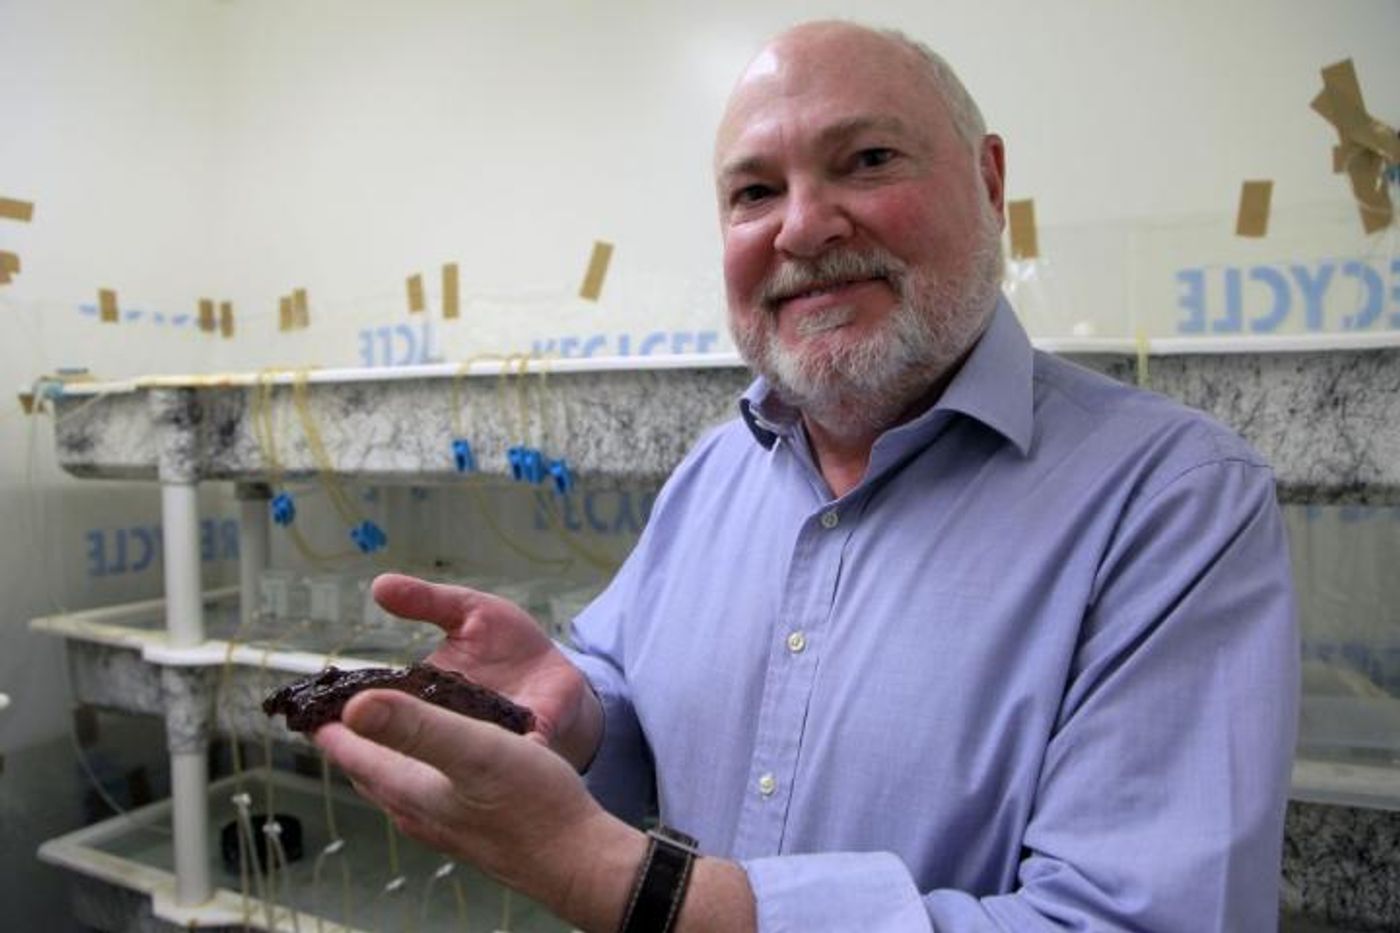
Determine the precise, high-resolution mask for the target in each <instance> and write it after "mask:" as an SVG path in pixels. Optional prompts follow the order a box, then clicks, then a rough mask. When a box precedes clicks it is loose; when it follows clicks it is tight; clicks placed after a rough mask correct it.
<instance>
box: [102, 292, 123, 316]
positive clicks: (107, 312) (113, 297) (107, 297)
mask: <svg viewBox="0 0 1400 933" xmlns="http://www.w3.org/2000/svg"><path fill="white" fill-rule="evenodd" d="M97 305H98V308H99V309H100V310H101V317H102V323H103V324H115V323H117V321H118V320H120V319H121V312H120V311H118V309H117V293H116V291H115V290H114V289H110V288H103V289H99V290H98V292H97Z"/></svg>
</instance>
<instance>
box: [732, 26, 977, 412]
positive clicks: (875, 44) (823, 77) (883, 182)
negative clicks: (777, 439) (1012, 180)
mask: <svg viewBox="0 0 1400 933" xmlns="http://www.w3.org/2000/svg"><path fill="white" fill-rule="evenodd" d="M1001 158H1002V157H1001V145H1000V140H997V139H996V138H995V137H987V138H986V140H983V141H982V142H981V145H980V147H978V148H977V149H976V150H974V148H973V147H972V146H970V145H969V144H968V142H967V141H966V140H964V139H963V138H962V137H961V136H959V134H958V132H957V130H956V129H955V127H954V124H953V121H952V119H951V117H950V116H949V113H948V108H947V106H946V104H945V102H944V99H943V96H942V94H941V93H940V91H939V89H938V87H937V85H936V84H935V82H934V79H933V76H932V73H931V71H930V69H929V67H928V65H927V63H926V62H924V61H923V60H922V59H921V57H920V56H919V55H918V53H917V52H915V51H914V50H913V49H912V48H909V47H908V46H906V45H904V44H903V43H900V42H898V41H897V40H894V39H892V38H890V37H888V36H885V35H882V34H879V33H875V32H872V31H869V30H866V29H863V28H860V27H855V26H848V25H844V24H814V25H811V26H805V27H799V28H798V29H796V30H793V31H791V32H789V33H787V34H785V35H784V36H782V37H780V38H779V39H778V40H776V41H775V42H774V43H773V44H772V45H770V46H769V47H768V48H767V49H765V50H764V52H763V53H761V54H760V55H759V57H758V58H757V59H755V60H754V62H753V64H752V65H751V66H750V67H749V70H748V71H747V72H746V73H745V75H744V77H743V78H742V79H741V80H740V82H739V85H738V87H737V88H736V90H735V92H734V95H733V96H732V97H731V99H730V104H729V108H728V110H727V111H726V114H725V119H724V122H723V124H722V125H721V128H720V132H719V136H718V140H717V143H716V150H715V163H716V178H717V188H718V195H719V205H720V218H721V225H722V228H723V234H724V274H725V284H726V291H727V294H728V301H729V312H730V313H729V318H730V328H731V330H732V332H733V334H734V340H735V343H736V345H737V346H738V347H739V350H740V352H741V353H742V354H743V355H744V357H745V359H746V360H747V361H748V362H749V364H750V365H752V366H753V367H754V368H755V369H756V370H757V371H758V372H759V373H761V374H762V375H764V376H765V377H766V378H767V379H768V380H769V382H770V383H772V384H773V385H774V387H775V388H776V389H777V391H778V392H779V394H780V395H781V396H782V397H784V398H785V399H786V400H787V401H788V402H790V403H791V404H794V405H796V406H797V407H799V408H801V409H802V411H803V413H804V414H805V415H806V416H808V417H809V418H816V419H817V420H818V421H820V422H822V423H823V424H824V425H825V426H827V427H829V428H831V429H833V430H842V429H843V428H848V429H849V430H850V431H857V430H861V429H869V428H875V429H879V428H883V427H886V426H888V425H889V424H891V423H893V422H894V420H896V419H897V418H898V417H899V415H900V414H901V413H902V412H903V411H904V410H905V409H906V408H907V407H908V406H909V405H910V404H911V403H912V402H913V401H914V400H915V399H917V398H919V397H921V396H922V395H924V394H926V393H927V392H928V391H929V389H930V387H932V386H934V385H935V384H937V383H938V382H939V380H940V379H941V378H943V377H944V376H945V375H946V374H947V373H948V372H949V371H950V370H951V368H952V367H953V366H954V365H955V364H956V362H957V361H958V360H960V359H961V358H962V357H963V355H964V354H965V353H966V351H967V350H968V349H969V348H970V347H971V346H972V344H973V343H974V342H975V341H976V338H977V336H978V335H979V334H980V333H981V331H982V328H983V327H984V326H985V324H986V321H987V318H988V316H989V315H990V313H991V310H992V309H993V307H994V306H995V299H996V293H997V287H998V283H999V279H1000V270H1001V253H1000V234H1001V225H1002V219H1001V176H1002V161H1001Z"/></svg>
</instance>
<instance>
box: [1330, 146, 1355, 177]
mask: <svg viewBox="0 0 1400 933" xmlns="http://www.w3.org/2000/svg"><path fill="white" fill-rule="evenodd" d="M1356 148H1357V147H1356V144H1355V143H1342V144H1341V145H1338V146H1333V147H1332V174H1334V175H1340V174H1341V173H1342V172H1345V171H1346V170H1347V163H1348V162H1349V161H1351V157H1352V153H1353V151H1354V150H1355V149H1356Z"/></svg>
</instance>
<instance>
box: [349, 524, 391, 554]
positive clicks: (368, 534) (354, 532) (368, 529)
mask: <svg viewBox="0 0 1400 933" xmlns="http://www.w3.org/2000/svg"><path fill="white" fill-rule="evenodd" d="M350 540H351V541H354V542H355V546H356V547H358V548H359V549H360V550H361V551H363V552H364V553H366V554H372V553H373V552H375V551H377V550H379V549H380V548H382V547H384V545H386V544H388V543H389V536H388V535H386V534H385V533H384V530H383V529H382V528H380V527H379V526H378V525H376V524H375V523H374V522H372V521H369V520H368V519H366V520H365V521H362V522H360V523H359V524H358V525H356V526H355V527H354V528H351V529H350Z"/></svg>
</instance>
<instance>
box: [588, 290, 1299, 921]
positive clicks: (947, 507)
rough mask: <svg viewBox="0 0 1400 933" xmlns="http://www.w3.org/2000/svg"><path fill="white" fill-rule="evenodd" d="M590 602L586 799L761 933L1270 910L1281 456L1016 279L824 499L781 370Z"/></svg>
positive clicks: (1275, 866) (1292, 687)
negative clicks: (664, 849) (688, 863)
mask: <svg viewBox="0 0 1400 933" xmlns="http://www.w3.org/2000/svg"><path fill="white" fill-rule="evenodd" d="M740 407H741V411H742V413H743V418H742V419H736V420H735V421H733V422H731V423H729V424H726V425H724V426H722V427H720V428H718V429H717V430H715V431H713V432H712V433H710V434H709V435H708V436H706V437H705V438H704V439H703V440H702V441H701V442H700V443H699V444H698V445H697V446H696V448H695V449H694V450H693V451H692V452H691V453H690V455H689V456H688V457H687V458H686V460H685V462H684V463H682V464H681V466H680V467H679V468H678V469H677V470H676V472H675V473H674V475H673V476H672V477H671V479H670V480H669V482H668V483H667V484H666V487H665V488H664V490H663V491H662V493H661V495H660V496H659V497H658V499H657V502H656V505H655V508H654V510H653V512H652V516H651V520H650V522H649V524H648V525H647V528H646V530H645V532H644V533H643V535H642V538H641V540H640V541H639V543H638V545H637V547H636V549H635V551H634V552H633V553H632V555H631V556H630V558H629V559H628V560H627V562H626V564H625V565H624V567H623V568H622V569H621V571H620V572H619V573H618V575H617V577H616V579H615V580H614V582H613V583H612V585H611V586H610V587H609V588H608V590H607V591H606V592H605V593H604V594H603V595H602V596H601V597H599V599H598V600H597V601H595V602H594V603H593V604H592V605H591V606H590V607H589V608H588V609H587V610H585V611H584V612H583V613H582V614H581V615H580V616H579V617H578V619H577V620H576V624H575V632H574V634H575V643H576V645H577V652H576V654H575V658H576V660H577V663H578V664H579V665H580V667H581V668H582V669H583V670H584V672H585V673H586V674H587V676H588V678H589V680H590V682H591V683H592V685H593V687H594V689H595V690H596V691H597V693H598V695H599V697H600V698H601V699H602V701H603V706H604V708H605V711H606V717H607V718H606V726H605V737H604V742H603V745H602V747H601V749H600V751H599V753H598V756H597V758H596V759H595V761H594V762H593V764H592V766H591V767H590V769H589V773H588V775H587V777H588V780H589V782H590V786H591V787H592V789H593V791H594V793H595V794H597V795H598V797H599V799H601V800H603V801H604V802H605V803H606V804H608V805H609V806H610V807H611V808H612V809H614V810H615V811H616V812H619V813H621V814H623V815H627V816H632V817H635V816H636V815H638V814H639V813H640V812H641V808H642V807H643V806H644V805H645V802H646V800H647V799H648V797H649V796H650V795H652V794H653V793H654V794H655V795H656V799H657V800H658V802H659V806H660V812H661V816H662V818H663V820H664V821H665V822H667V823H668V824H670V825H673V826H675V827H677V828H679V829H682V830H684V831H686V832H688V833H691V834H692V835H695V836H698V837H699V839H700V841H701V847H702V849H703V850H704V851H705V852H707V853H710V854H714V855H719V856H724V857H727V858H732V859H736V860H738V861H739V862H740V863H741V865H742V866H743V868H744V869H745V871H746V872H747V874H748V877H749V880H750V882H751V883H752V886H753V890H754V894H755V896H756V898H757V903H758V919H759V928H760V930H763V931H778V930H782V931H802V933H810V931H822V930H857V931H863V933H868V931H883V930H899V931H903V930H930V929H933V930H944V931H971V930H999V931H1016V933H1022V931H1037V930H1061V929H1072V930H1094V931H1098V930H1143V931H1154V933H1167V931H1190V933H1202V931H1210V930H1229V931H1244V933H1255V931H1272V930H1275V929H1276V928H1277V920H1276V911H1277V904H1278V897H1279V890H1278V888H1279V884H1278V879H1279V873H1280V858H1281V856H1280V847H1281V838H1282V831H1283V813H1284V804H1285V798H1286V792H1287V786H1288V774H1289V763H1290V760H1291V755H1292V750H1293V741H1294V728H1295V719H1296V710H1297V692H1298V641H1297V632H1296V620H1295V610H1294V603H1293V593H1292V584H1291V581H1290V578H1289V566H1288V559H1287V551H1286V540H1285V537H1284V530H1283V524H1282V521H1281V518H1280V514H1279V510H1278V507H1277V504H1276V502H1275V498H1274V483H1273V476H1272V473H1271V471H1270V470H1269V468H1268V466H1267V465H1266V464H1264V463H1263V462H1262V461H1261V460H1260V458H1259V457H1258V455H1257V454H1255V453H1254V452H1253V451H1252V450H1250V449H1249V447H1248V446H1247V445H1245V443H1244V442H1243V441H1241V440H1240V439H1239V438H1238V437H1237V436H1235V435H1234V434H1233V433H1231V432H1230V431H1228V430H1226V429H1224V428H1222V427H1221V426H1219V425H1218V424H1216V423H1214V422H1212V421H1210V420H1209V419H1207V418H1206V417H1204V416H1202V415H1200V414H1199V413H1196V412H1192V411H1189V410H1187V409H1185V408H1183V407H1181V406H1179V405H1177V404H1175V403H1173V402H1170V401H1168V400H1166V399H1163V398H1161V397H1158V396H1156V395H1152V394H1150V393H1147V392H1143V391H1139V390H1137V389H1134V388H1132V387H1128V386H1124V385H1121V384H1119V383H1116V382H1114V381H1112V380H1110V379H1107V378H1104V377H1101V376H1099V375H1096V374H1093V373H1090V372H1088V371H1086V370H1083V369H1080V368H1079V367H1076V366H1074V365H1073V364H1071V363H1068V362H1066V361H1064V360H1060V359H1057V358H1055V357H1053V356H1049V355H1046V354H1044V353H1040V352H1037V351H1035V350H1034V349H1033V348H1032V347H1031V345H1030V343H1029V341H1028V340H1027V338H1026V335H1025V333H1024V331H1023V330H1022V329H1021V327H1020V325H1019V324H1018V323H1017V321H1016V319H1015V315H1014V313H1013V312H1012V311H1011V308H1010V307H1009V305H1007V304H1006V303H1005V301H1002V302H1001V304H1000V305H999V307H998V309H997V312H996V314H995V316H994V318H993V320H992V322H991V324H990V325H989V327H988V329H987V331H986V333H985V334H984V336H983V337H982V339H981V340H980V342H979V343H978V345H977V347H976V348H975V349H974V351H973V352H972V354H971V355H970V356H969V358H968V360H967V362H966V364H965V365H964V366H963V368H962V369H961V371H960V372H959V373H958V374H957V376H956V377H955V378H954V380H953V381H952V382H951V384H950V385H949V386H948V388H947V390H946V391H945V392H944V393H943V396H942V398H941V399H940V400H939V401H938V403H937V404H936V405H934V406H933V407H932V408H931V409H929V410H928V411H927V412H925V413H924V414H923V415H922V416H921V417H919V418H918V419H916V420H914V421H912V422H909V423H906V424H904V425H901V426H899V427H897V428H894V429H892V430H890V431H887V432H886V433H885V434H884V435H882V436H881V437H880V439H879V440H878V442H877V443H876V444H875V447H874V450H873V452H872V455H871V458H870V465H869V469H868V471H867V473H866V476H865V477H864V479H863V480H862V481H861V483H860V485H859V486H857V487H856V488H855V489H853V490H852V491H850V492H849V493H847V494H846V495H844V496H842V497H840V498H833V497H832V494H831V492H830V490H829V488H828V487H827V485H826V484H825V482H824V481H823V479H822V477H821V475H820V473H819V472H818V471H817V469H816V468H815V466H814V463H813V460H812V454H811V451H810V449H809V448H808V446H807V443H806V440H805V436H804V432H803V431H802V429H801V427H800V424H799V422H798V420H797V418H796V416H795V413H794V412H792V411H791V410H786V409H785V408H784V406H783V405H781V404H780V403H779V402H778V401H777V399H776V398H774V397H773V396H772V395H770V394H769V392H768V391H767V388H766V386H765V385H764V383H763V382H762V381H761V380H760V381H759V382H758V383H756V384H755V385H754V386H753V387H751V388H750V390H749V391H748V393H746V395H745V398H744V400H743V401H742V402H741V403H740Z"/></svg>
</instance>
